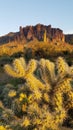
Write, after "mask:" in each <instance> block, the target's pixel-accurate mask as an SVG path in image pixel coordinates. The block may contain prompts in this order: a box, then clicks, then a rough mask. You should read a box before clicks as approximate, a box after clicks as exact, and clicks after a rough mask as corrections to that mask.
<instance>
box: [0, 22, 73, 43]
mask: <svg viewBox="0 0 73 130" xmlns="http://www.w3.org/2000/svg"><path fill="white" fill-rule="evenodd" d="M45 31H46V38H47V42H49V41H54V42H67V43H71V44H73V34H64V33H63V30H61V29H59V28H53V27H52V26H51V25H43V24H36V25H34V26H31V25H30V26H25V27H22V26H20V27H19V31H18V32H9V33H8V34H6V35H4V36H1V37H0V45H2V44H5V43H9V42H12V41H17V42H22V41H23V42H24V43H26V42H29V41H33V40H34V39H37V40H38V41H43V40H44V33H45Z"/></svg>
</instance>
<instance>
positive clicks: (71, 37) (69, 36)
mask: <svg viewBox="0 0 73 130" xmlns="http://www.w3.org/2000/svg"><path fill="white" fill-rule="evenodd" d="M65 41H66V42H68V43H70V44H73V34H66V35H65Z"/></svg>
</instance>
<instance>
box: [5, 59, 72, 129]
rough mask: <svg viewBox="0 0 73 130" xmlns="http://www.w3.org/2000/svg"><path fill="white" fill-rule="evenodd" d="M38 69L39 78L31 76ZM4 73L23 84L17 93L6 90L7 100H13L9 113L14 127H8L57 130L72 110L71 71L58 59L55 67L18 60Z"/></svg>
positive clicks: (46, 61) (51, 63) (49, 64)
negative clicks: (20, 80)
mask: <svg viewBox="0 0 73 130" xmlns="http://www.w3.org/2000/svg"><path fill="white" fill-rule="evenodd" d="M38 68H39V70H40V75H41V77H40V78H39V77H38V78H37V76H36V74H34V72H35V71H37V69H38ZM4 69H5V71H6V72H7V73H8V74H9V75H11V76H13V77H17V78H23V79H25V80H26V83H25V85H24V86H23V87H20V88H19V89H18V90H17V93H16V91H14V90H13V89H12V90H10V92H9V90H8V96H9V97H10V99H11V98H13V100H11V101H12V106H11V110H12V111H13V113H14V114H15V116H14V121H15V124H14V122H13V121H12V122H11V124H10V127H11V128H12V125H15V126H16V125H18V123H19V124H20V129H22V130H23V129H25V130H26V129H30V130H47V129H48V130H50V129H51V130H58V129H59V125H62V123H63V121H64V120H65V119H66V117H67V111H68V110H69V109H70V108H73V88H72V84H71V81H73V67H72V66H71V67H69V66H68V64H67V63H66V61H65V60H64V59H63V58H62V57H59V58H58V59H57V60H56V64H55V63H54V62H51V61H50V60H46V59H41V60H40V61H36V60H34V59H32V60H31V61H29V63H28V64H26V62H25V60H24V59H23V58H19V59H15V60H14V61H13V65H12V66H11V65H5V67H4ZM16 119H17V120H18V122H16Z"/></svg>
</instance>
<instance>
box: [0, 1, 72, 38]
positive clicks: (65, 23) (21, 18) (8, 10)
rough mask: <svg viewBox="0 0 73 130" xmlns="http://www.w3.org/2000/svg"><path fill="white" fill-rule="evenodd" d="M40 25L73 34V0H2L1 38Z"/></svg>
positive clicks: (0, 15) (0, 17)
mask: <svg viewBox="0 0 73 130" xmlns="http://www.w3.org/2000/svg"><path fill="white" fill-rule="evenodd" d="M38 23H40V24H44V25H50V24H51V26H52V27H54V28H60V29H62V30H63V32H64V34H73V0H0V36H2V35H5V34H7V33H9V32H17V31H19V26H22V27H25V26H27V25H36V24H38Z"/></svg>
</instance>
